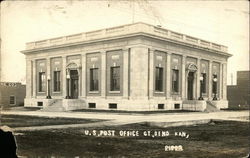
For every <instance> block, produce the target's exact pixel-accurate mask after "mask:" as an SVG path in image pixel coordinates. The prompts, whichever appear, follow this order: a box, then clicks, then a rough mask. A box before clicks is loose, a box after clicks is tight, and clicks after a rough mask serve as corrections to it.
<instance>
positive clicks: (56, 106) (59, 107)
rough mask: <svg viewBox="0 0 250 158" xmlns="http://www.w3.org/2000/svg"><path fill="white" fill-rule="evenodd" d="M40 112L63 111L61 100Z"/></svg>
mask: <svg viewBox="0 0 250 158" xmlns="http://www.w3.org/2000/svg"><path fill="white" fill-rule="evenodd" d="M42 111H65V108H64V107H63V103H62V100H61V99H58V100H56V101H55V102H54V103H52V104H51V105H49V106H47V107H44V108H43V109H42Z"/></svg>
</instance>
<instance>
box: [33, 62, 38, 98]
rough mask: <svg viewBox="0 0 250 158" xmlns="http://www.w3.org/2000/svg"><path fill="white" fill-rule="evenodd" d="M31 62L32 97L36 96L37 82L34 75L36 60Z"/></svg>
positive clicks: (35, 74)
mask: <svg viewBox="0 0 250 158" xmlns="http://www.w3.org/2000/svg"><path fill="white" fill-rule="evenodd" d="M32 62H33V70H32V71H33V76H32V79H33V95H32V96H33V97H34V98H35V97H36V87H37V82H36V76H37V73H36V60H32Z"/></svg>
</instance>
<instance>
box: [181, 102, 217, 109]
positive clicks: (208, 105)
mask: <svg viewBox="0 0 250 158" xmlns="http://www.w3.org/2000/svg"><path fill="white" fill-rule="evenodd" d="M182 106H183V107H182V109H183V110H190V111H204V112H216V111H220V110H219V109H218V108H217V107H216V105H215V104H213V102H211V101H205V100H185V101H183V105H182Z"/></svg>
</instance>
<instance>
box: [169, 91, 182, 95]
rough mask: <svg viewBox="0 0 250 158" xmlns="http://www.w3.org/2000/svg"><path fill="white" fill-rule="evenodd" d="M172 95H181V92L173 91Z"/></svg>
mask: <svg viewBox="0 0 250 158" xmlns="http://www.w3.org/2000/svg"><path fill="white" fill-rule="evenodd" d="M171 94H172V95H180V92H172V93H171Z"/></svg>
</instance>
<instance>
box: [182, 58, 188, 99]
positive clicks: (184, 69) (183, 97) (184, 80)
mask: <svg viewBox="0 0 250 158" xmlns="http://www.w3.org/2000/svg"><path fill="white" fill-rule="evenodd" d="M186 58H187V56H186V55H183V56H182V65H181V66H182V68H181V97H182V99H186V94H187V93H186V80H187V78H186Z"/></svg>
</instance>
